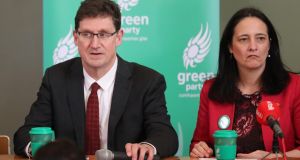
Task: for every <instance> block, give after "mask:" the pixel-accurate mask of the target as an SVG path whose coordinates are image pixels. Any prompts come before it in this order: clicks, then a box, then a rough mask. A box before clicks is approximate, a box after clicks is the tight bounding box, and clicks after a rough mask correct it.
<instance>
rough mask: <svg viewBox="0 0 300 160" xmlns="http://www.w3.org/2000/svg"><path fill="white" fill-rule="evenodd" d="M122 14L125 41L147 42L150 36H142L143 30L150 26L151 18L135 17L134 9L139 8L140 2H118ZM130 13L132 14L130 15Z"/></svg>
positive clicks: (144, 16)
mask: <svg viewBox="0 0 300 160" xmlns="http://www.w3.org/2000/svg"><path fill="white" fill-rule="evenodd" d="M118 5H119V6H120V9H121V12H122V19H121V20H122V28H123V30H124V33H125V35H124V37H123V41H135V42H146V41H148V36H144V35H142V34H141V33H142V30H143V29H144V28H145V27H148V26H149V23H150V22H149V21H150V18H149V16H146V15H134V12H131V10H132V9H133V7H137V6H138V0H118ZM129 12H130V13H129Z"/></svg>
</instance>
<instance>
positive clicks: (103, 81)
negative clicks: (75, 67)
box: [83, 58, 118, 149]
mask: <svg viewBox="0 0 300 160" xmlns="http://www.w3.org/2000/svg"><path fill="white" fill-rule="evenodd" d="M117 66H118V58H116V60H115V63H114V64H113V66H112V67H111V69H110V70H109V71H108V72H107V73H106V74H105V75H104V76H103V77H101V78H100V79H98V80H95V79H93V78H92V77H91V76H89V75H88V73H87V72H86V71H85V69H84V68H83V76H84V101H85V109H86V106H87V101H88V98H89V95H90V94H91V85H92V84H93V83H94V82H96V83H98V85H99V86H100V89H99V90H98V91H97V94H98V100H99V124H100V130H99V131H100V145H101V148H105V149H107V133H108V120H109V113H110V108H111V100H112V94H113V89H114V85H115V78H116V71H117Z"/></svg>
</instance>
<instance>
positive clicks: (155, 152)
mask: <svg viewBox="0 0 300 160" xmlns="http://www.w3.org/2000/svg"><path fill="white" fill-rule="evenodd" d="M140 144H146V145H149V146H151V147H152V148H153V150H154V155H156V154H157V151H156V148H155V147H154V146H153V145H152V144H151V143H148V142H141V143H140Z"/></svg>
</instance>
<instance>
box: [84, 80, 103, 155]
mask: <svg viewBox="0 0 300 160" xmlns="http://www.w3.org/2000/svg"><path fill="white" fill-rule="evenodd" d="M99 88H100V86H99V85H98V84H97V83H96V82H95V83H93V84H92V85H91V89H92V91H91V94H90V96H89V99H88V101H87V109H86V118H85V120H86V121H85V151H86V154H87V155H94V154H95V152H96V150H98V149H100V132H99V129H100V125H99V101H98V95H97V90H98V89H99Z"/></svg>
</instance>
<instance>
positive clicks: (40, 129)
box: [29, 127, 53, 134]
mask: <svg viewBox="0 0 300 160" xmlns="http://www.w3.org/2000/svg"><path fill="white" fill-rule="evenodd" d="M52 133H53V131H52V129H51V128H50V127H34V128H31V130H30V131H29V134H52Z"/></svg>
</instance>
